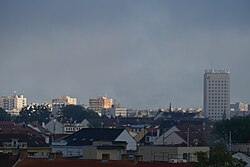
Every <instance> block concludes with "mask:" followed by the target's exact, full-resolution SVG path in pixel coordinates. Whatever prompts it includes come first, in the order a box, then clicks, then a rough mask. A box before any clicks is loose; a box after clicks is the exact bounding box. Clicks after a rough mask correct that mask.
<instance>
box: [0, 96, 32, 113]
mask: <svg viewBox="0 0 250 167" xmlns="http://www.w3.org/2000/svg"><path fill="white" fill-rule="evenodd" d="M26 106H27V99H26V98H25V97H24V96H23V95H14V96H2V97H0V107H1V108H3V109H4V110H5V111H7V112H8V113H10V114H11V115H19V112H20V111H21V110H22V108H23V107H26Z"/></svg>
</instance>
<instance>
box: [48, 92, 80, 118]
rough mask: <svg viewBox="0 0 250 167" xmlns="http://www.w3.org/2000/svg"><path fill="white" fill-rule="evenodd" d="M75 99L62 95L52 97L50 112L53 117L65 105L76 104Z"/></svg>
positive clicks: (56, 115)
mask: <svg viewBox="0 0 250 167" xmlns="http://www.w3.org/2000/svg"><path fill="white" fill-rule="evenodd" d="M76 104H77V99H76V98H73V97H69V96H62V97H59V98H55V99H52V114H53V117H58V116H59V112H60V111H61V109H62V108H63V107H65V106H66V105H76Z"/></svg>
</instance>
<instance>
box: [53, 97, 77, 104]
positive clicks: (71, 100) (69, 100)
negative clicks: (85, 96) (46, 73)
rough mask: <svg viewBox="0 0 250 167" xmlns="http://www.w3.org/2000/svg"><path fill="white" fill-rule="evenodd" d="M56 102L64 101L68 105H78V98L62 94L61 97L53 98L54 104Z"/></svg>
mask: <svg viewBox="0 0 250 167" xmlns="http://www.w3.org/2000/svg"><path fill="white" fill-rule="evenodd" d="M54 103H64V104H66V105H76V104H77V99H76V98H73V97H69V96H62V97H59V98H55V99H52V104H54Z"/></svg>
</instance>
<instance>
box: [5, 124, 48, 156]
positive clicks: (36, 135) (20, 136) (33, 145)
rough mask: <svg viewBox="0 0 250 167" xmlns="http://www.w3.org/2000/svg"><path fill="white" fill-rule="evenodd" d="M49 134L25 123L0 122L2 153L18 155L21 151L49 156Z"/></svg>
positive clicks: (31, 154) (33, 154)
mask: <svg viewBox="0 0 250 167" xmlns="http://www.w3.org/2000/svg"><path fill="white" fill-rule="evenodd" d="M50 150H51V149H50V146H49V136H47V135H46V134H43V133H41V132H39V131H37V130H35V129H33V128H30V127H28V126H26V125H25V124H24V125H16V124H15V123H13V122H0V153H11V154H13V155H18V154H20V153H21V152H22V153H25V154H26V155H27V156H29V157H34V156H39V157H41V156H48V155H49V153H50Z"/></svg>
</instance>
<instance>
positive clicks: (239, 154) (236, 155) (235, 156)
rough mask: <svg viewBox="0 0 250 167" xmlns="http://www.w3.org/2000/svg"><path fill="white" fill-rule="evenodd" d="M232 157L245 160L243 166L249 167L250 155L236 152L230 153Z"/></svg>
mask: <svg viewBox="0 0 250 167" xmlns="http://www.w3.org/2000/svg"><path fill="white" fill-rule="evenodd" d="M232 157H233V158H236V159H238V160H242V161H244V162H246V163H247V164H246V166H245V167H250V157H249V156H247V155H246V154H243V153H240V152H237V153H236V154H234V155H232Z"/></svg>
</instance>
